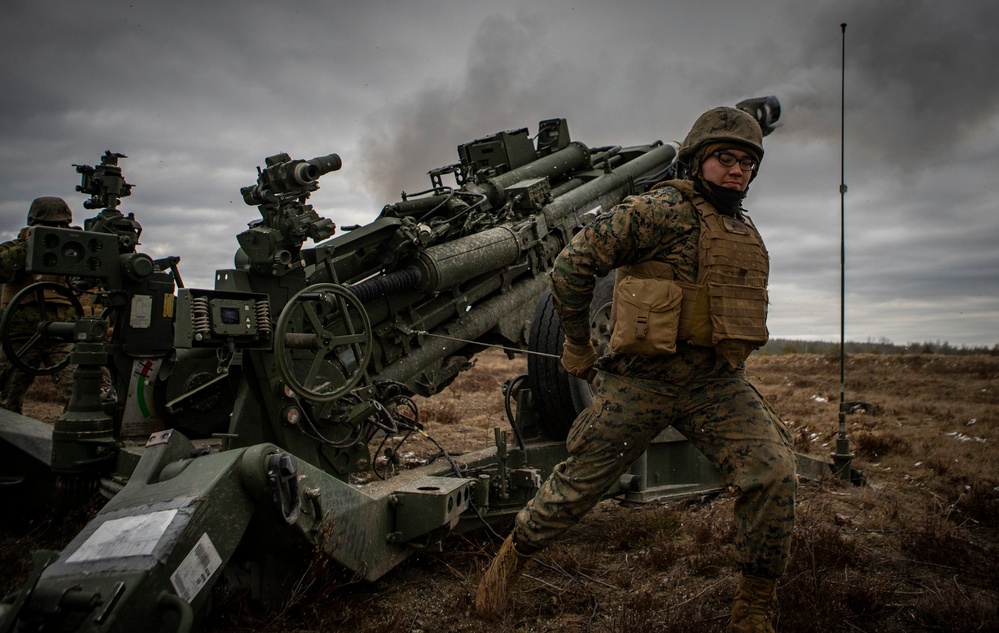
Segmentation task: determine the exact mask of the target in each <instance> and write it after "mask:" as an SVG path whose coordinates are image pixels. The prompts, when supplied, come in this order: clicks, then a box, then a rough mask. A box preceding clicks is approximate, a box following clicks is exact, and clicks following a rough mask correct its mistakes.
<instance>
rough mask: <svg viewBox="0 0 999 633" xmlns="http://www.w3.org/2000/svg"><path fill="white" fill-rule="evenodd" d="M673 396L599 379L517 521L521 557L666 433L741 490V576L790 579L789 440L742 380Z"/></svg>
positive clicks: (729, 377)
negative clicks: (562, 454)
mask: <svg viewBox="0 0 999 633" xmlns="http://www.w3.org/2000/svg"><path fill="white" fill-rule="evenodd" d="M714 374H715V375H713V376H712V377H711V379H710V380H709V381H706V382H704V383H703V384H701V385H700V386H696V387H693V388H691V389H677V387H676V386H675V385H667V384H665V383H662V382H659V381H651V380H642V379H635V378H629V377H622V376H618V375H615V374H610V373H607V374H603V380H602V382H601V383H600V384H599V385H598V386H597V387H596V389H595V393H594V397H593V401H592V403H591V404H590V406H589V408H587V409H586V410H584V411H583V412H581V413H580V414H579V416H578V417H577V418H576V421H575V422H574V423H573V426H572V429H571V430H570V431H569V436H568V439H567V440H566V447H567V449H568V452H569V456H568V458H567V459H566V460H565V461H564V462H562V463H561V464H559V465H558V466H556V467H555V469H554V470H553V471H552V474H551V476H550V477H549V478H548V480H547V481H545V482H544V484H542V486H541V488H540V490H538V493H537V495H536V496H535V497H534V499H533V500H531V501H530V502H529V503H528V504H527V506H525V507H524V509H523V510H521V511H520V513H519V514H518V515H517V521H516V525H515V527H514V535H515V539H516V542H517V544H518V547H520V548H523V551H525V552H526V551H529V550H535V551H536V550H539V549H541V548H544V547H546V546H547V545H549V544H551V543H552V542H553V541H554V540H555V539H556V538H558V537H559V536H560V535H561V534H563V533H564V532H565V531H566V530H568V529H569V528H570V527H572V526H573V525H575V524H576V523H577V522H578V521H579V520H580V519H581V518H582V517H583V515H584V514H586V513H587V512H588V511H589V510H590V509H591V508H592V507H593V506H594V505H596V503H597V502H598V501H600V499H601V498H602V497H603V495H604V494H605V493H606V492H607V491H608V490H610V489H611V486H612V485H614V484H615V483H616V482H617V481H618V479H619V477H620V476H621V475H622V474H624V473H625V472H626V471H627V470H628V468H629V467H630V466H631V464H632V463H633V462H634V461H635V460H636V459H637V458H638V457H639V456H640V455H641V454H642V453H643V452H644V451H645V449H646V448H647V447H648V446H649V444H650V443H651V442H652V440H653V439H655V437H656V436H657V435H658V434H659V433H660V432H661V431H662V430H663V429H664V428H666V427H667V426H672V427H673V428H674V429H676V430H677V431H679V432H680V433H682V434H683V435H684V436H686V437H687V439H689V440H690V441H691V443H692V444H693V445H694V446H695V447H696V448H697V449H698V450H700V451H701V452H702V453H703V454H704V455H705V457H707V459H708V460H709V461H710V462H711V463H712V464H714V466H715V467H716V468H717V470H718V471H719V472H720V474H721V476H722V478H723V479H724V481H725V483H726V484H728V485H729V486H732V487H734V488H735V489H736V491H737V498H736V502H735V526H736V536H735V549H736V553H737V554H736V556H737V561H736V562H737V564H738V566H739V568H740V570H741V571H742V572H743V573H744V574H748V575H752V576H759V577H763V578H777V577H779V576H781V575H782V574H783V573H784V570H785V568H786V567H787V559H788V554H789V551H790V545H791V532H792V529H793V527H794V497H795V492H796V490H797V476H796V474H795V466H796V463H795V457H794V452H793V450H792V446H793V440H792V438H791V435H790V433H789V432H788V431H787V428H786V427H785V426H784V423H783V422H782V421H781V420H780V418H779V416H778V415H777V413H776V412H775V411H774V410H773V408H772V407H770V405H769V404H768V403H767V402H766V401H765V400H764V399H763V397H762V396H761V395H760V393H759V392H758V391H757V390H756V389H755V388H754V387H753V386H752V385H751V384H750V383H749V381H748V380H747V379H746V377H745V372H744V371H743V370H741V369H732V368H729V367H724V368H721V367H720V366H719V368H717V369H715V370H714Z"/></svg>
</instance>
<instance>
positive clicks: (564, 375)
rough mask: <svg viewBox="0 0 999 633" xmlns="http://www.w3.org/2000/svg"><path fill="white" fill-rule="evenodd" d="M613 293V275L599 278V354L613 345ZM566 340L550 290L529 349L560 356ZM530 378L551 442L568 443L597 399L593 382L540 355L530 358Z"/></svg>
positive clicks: (595, 315)
mask: <svg viewBox="0 0 999 633" xmlns="http://www.w3.org/2000/svg"><path fill="white" fill-rule="evenodd" d="M613 292H614V278H613V276H612V275H608V276H606V277H598V278H597V283H596V287H595V288H594V289H593V301H592V302H591V303H590V339H591V340H594V341H596V342H597V345H596V349H597V354H598V355H603V354H606V353H607V348H608V346H609V344H610V335H611V327H612V323H611V299H612V296H613ZM564 341H565V335H564V334H563V333H562V327H561V323H560V321H559V318H558V314H557V313H556V312H555V300H554V298H553V297H552V292H551V290H550V289H546V290H545V291H544V293H542V295H541V298H540V299H538V306H537V308H536V310H535V312H534V319H533V320H532V321H531V334H530V339H529V341H528V349H529V350H530V351H532V352H542V353H545V354H555V355H556V356H560V355H561V354H562V343H563V342H564ZM527 376H528V385H529V386H530V388H531V392H532V393H533V396H534V403H535V406H536V407H537V409H538V426H540V427H541V431H542V432H543V433H544V434H545V436H546V437H548V438H549V439H552V440H564V439H565V438H566V437H567V436H568V435H569V429H570V428H572V423H573V422H574V421H575V420H576V416H577V415H578V414H579V412H580V411H582V410H583V409H585V408H586V407H588V406H589V405H590V402H591V401H592V400H593V394H592V392H591V391H590V385H589V383H587V382H586V381H585V380H582V379H580V378H576V377H575V376H573V375H571V374H569V373H568V372H567V371H565V369H564V368H563V367H562V363H561V362H560V361H559V360H558V359H557V358H551V357H549V356H538V355H536V354H531V355H529V356H528V358H527ZM598 380H599V378H598Z"/></svg>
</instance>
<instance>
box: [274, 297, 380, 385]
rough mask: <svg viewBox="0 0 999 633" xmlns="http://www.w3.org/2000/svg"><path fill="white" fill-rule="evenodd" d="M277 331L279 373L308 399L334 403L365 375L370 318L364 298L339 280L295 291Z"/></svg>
mask: <svg viewBox="0 0 999 633" xmlns="http://www.w3.org/2000/svg"><path fill="white" fill-rule="evenodd" d="M274 329H275V331H274V354H275V357H276V359H277V367H278V373H279V374H280V375H281V379H282V380H284V381H285V383H286V384H287V385H288V387H289V388H290V389H291V390H292V391H294V392H295V393H297V394H298V395H300V396H302V397H303V398H306V399H308V400H315V401H318V402H330V401H332V400H336V399H337V398H340V397H342V396H343V395H345V394H346V393H347V392H348V391H350V390H351V389H352V388H353V387H354V386H355V385H356V384H357V383H358V382H359V381H360V380H361V377H362V376H363V375H364V373H365V369H366V367H367V366H368V360H370V358H371V348H372V345H373V339H372V336H371V322H370V320H369V319H368V313H367V312H366V311H365V310H364V306H363V305H362V304H361V302H360V301H359V300H358V299H357V297H355V296H354V295H353V294H351V293H350V292H349V291H347V290H346V289H344V288H343V287H342V286H338V285H336V284H316V285H313V286H309V287H308V288H305V289H303V290H301V291H299V292H298V293H296V294H295V295H294V296H293V297H292V298H291V299H290V300H289V301H288V304H287V305H286V306H285V307H284V310H282V311H281V315H280V316H279V317H278V320H277V325H276V326H275V328H274Z"/></svg>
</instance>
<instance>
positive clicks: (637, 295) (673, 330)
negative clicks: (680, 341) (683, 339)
mask: <svg viewBox="0 0 999 633" xmlns="http://www.w3.org/2000/svg"><path fill="white" fill-rule="evenodd" d="M682 294H683V293H682V291H681V290H680V286H678V285H677V283H676V282H675V281H673V280H672V279H655V278H647V277H634V276H619V277H618V278H617V280H616V282H615V284H614V331H613V333H612V334H611V340H610V348H611V351H612V352H614V353H618V354H641V355H644V356H655V355H664V354H675V353H676V334H677V328H678V326H679V323H680V299H681V297H682Z"/></svg>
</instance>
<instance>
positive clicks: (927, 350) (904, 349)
mask: <svg viewBox="0 0 999 633" xmlns="http://www.w3.org/2000/svg"><path fill="white" fill-rule="evenodd" d="M845 351H846V353H847V354H990V355H993V356H999V343H996V344H995V345H993V346H991V347H989V346H988V345H978V346H968V345H960V346H956V345H951V344H950V343H948V342H947V341H924V342H922V343H906V344H905V345H896V344H895V343H892V342H891V341H890V340H888V339H887V338H884V337H882V338H880V339H878V340H877V341H875V340H872V339H868V340H867V341H866V342H863V343H861V342H857V341H847V342H846V346H845ZM756 353H757V354H762V355H768V356H779V355H781V354H824V355H825V354H828V355H835V356H838V355H839V342H838V341H837V342H830V341H799V340H794V339H783V338H772V339H770V341H769V342H768V343H767V344H766V345H764V346H763V347H761V348H760V349H758V350H757V351H756Z"/></svg>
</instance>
